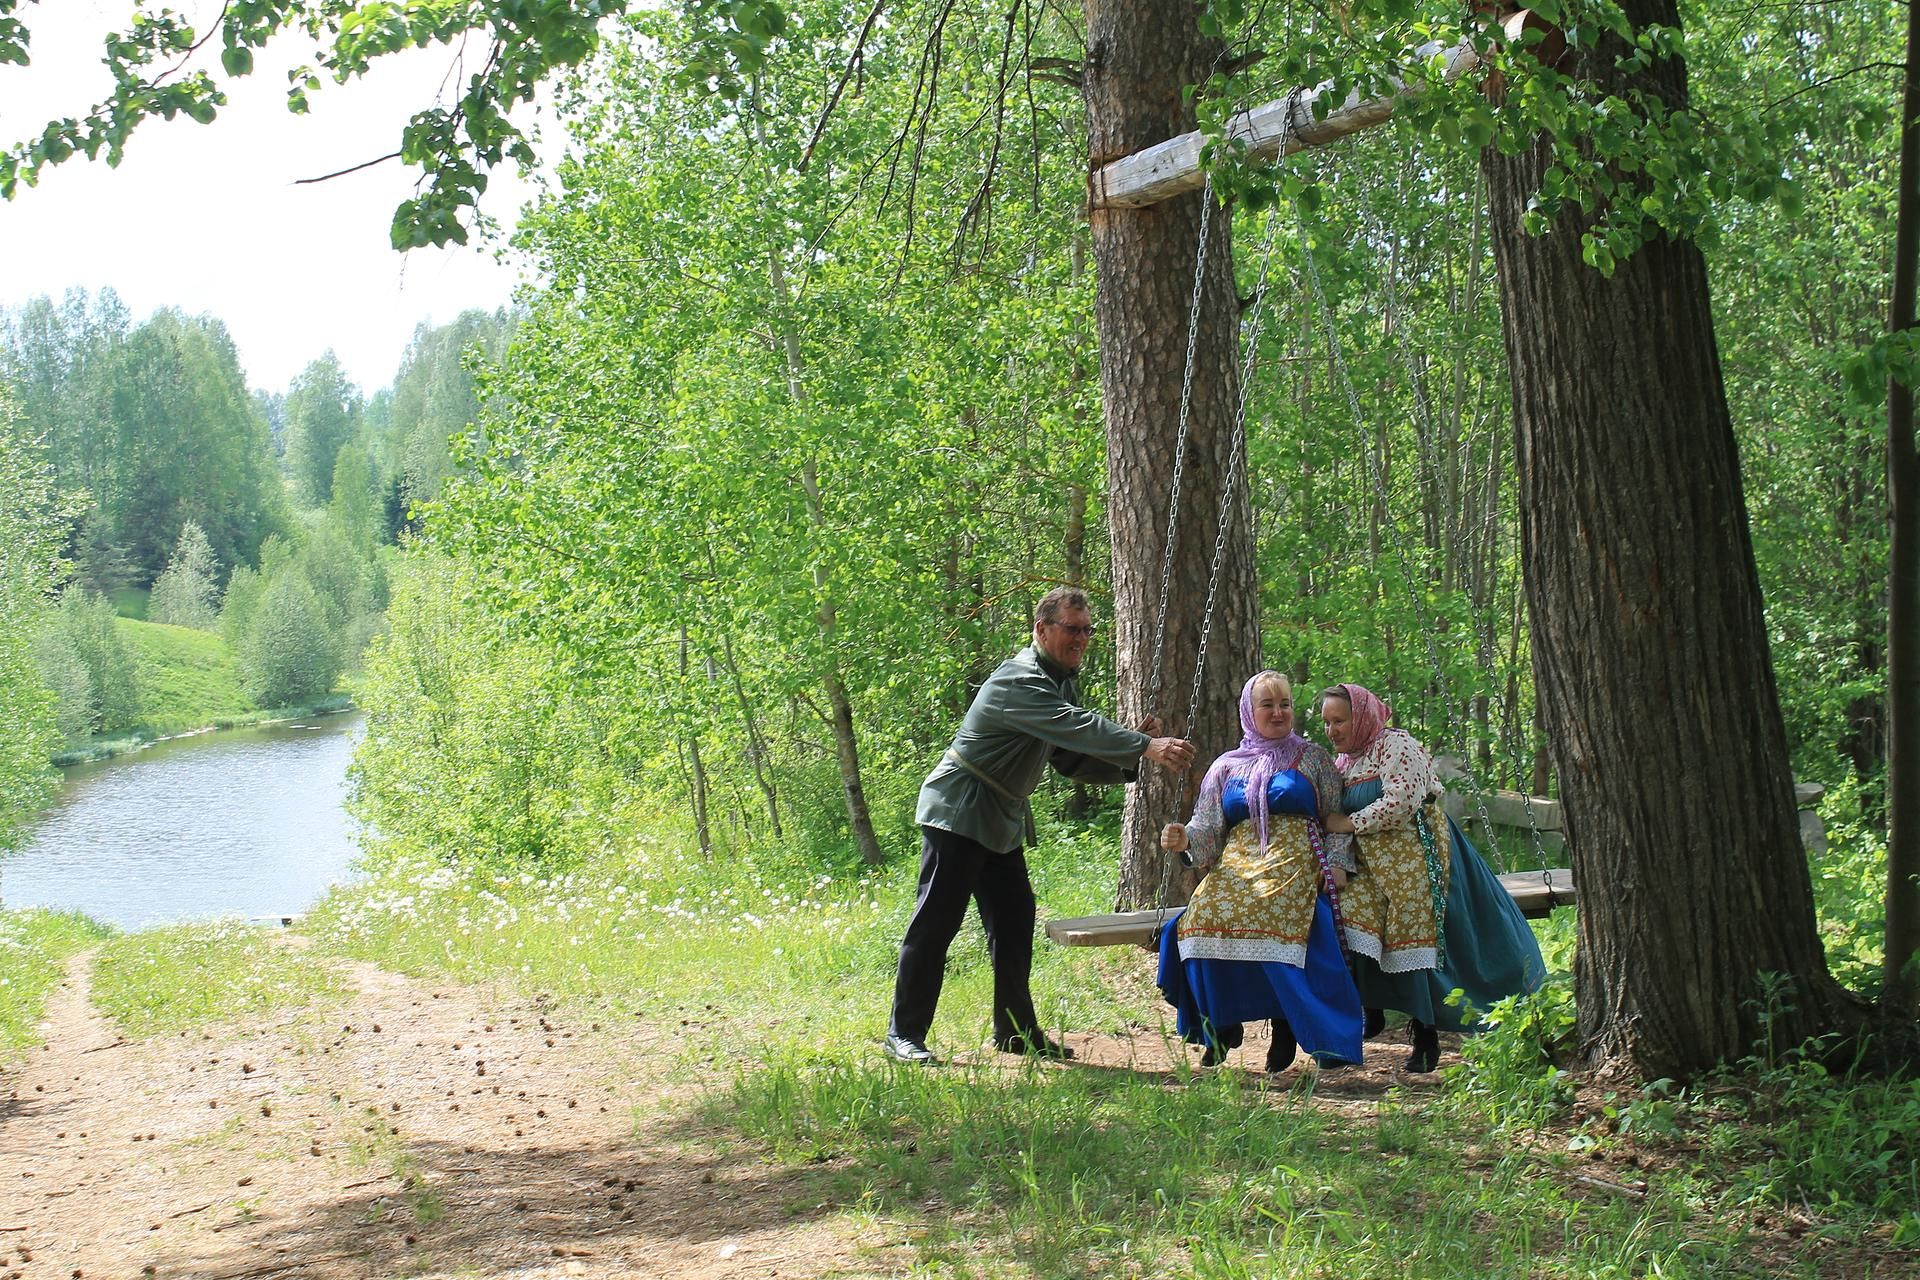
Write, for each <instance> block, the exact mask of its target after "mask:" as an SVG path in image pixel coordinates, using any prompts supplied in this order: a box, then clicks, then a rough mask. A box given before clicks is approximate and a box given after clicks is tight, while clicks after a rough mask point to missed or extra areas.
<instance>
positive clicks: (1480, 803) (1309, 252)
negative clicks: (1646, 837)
mask: <svg viewBox="0 0 1920 1280" xmlns="http://www.w3.org/2000/svg"><path fill="white" fill-rule="evenodd" d="M1300 252H1301V257H1303V258H1304V259H1305V260H1306V274H1307V283H1308V285H1309V286H1310V287H1311V288H1312V290H1313V301H1314V305H1315V306H1316V307H1317V308H1318V309H1319V311H1320V320H1321V324H1322V325H1323V326H1324V327H1325V329H1326V333H1327V351H1328V354H1329V355H1331V356H1332V358H1333V367H1334V372H1335V373H1336V374H1337V375H1338V376H1339V379H1340V386H1341V389H1342V390H1344V391H1345V392H1346V396H1347V408H1348V411H1349V412H1350V413H1351V414H1352V415H1353V423H1354V426H1355V427H1356V428H1357V429H1358V430H1359V432H1360V445H1361V453H1363V454H1364V455H1365V456H1366V458H1367V463H1368V472H1369V474H1370V475H1371V477H1372V480H1373V491H1374V498H1375V500H1376V501H1378V502H1379V504H1380V509H1381V510H1382V511H1386V512H1389V513H1391V512H1392V509H1393V508H1392V507H1391V506H1390V505H1389V504H1388V502H1387V480H1386V473H1385V471H1384V470H1383V469H1382V467H1381V465H1380V459H1379V458H1377V457H1375V456H1374V453H1373V450H1372V449H1371V448H1370V447H1368V442H1367V420H1366V415H1365V414H1364V413H1363V412H1362V410H1361V408H1360V397H1359V395H1358V394H1357V393H1356V392H1355V391H1354V389H1353V379H1352V377H1351V376H1350V375H1349V374H1348V372H1347V359H1346V354H1345V352H1344V351H1343V350H1342V349H1341V346H1340V336H1339V333H1338V331H1337V330H1336V328H1335V326H1334V323H1333V312H1332V311H1331V310H1330V309H1329V308H1328V306H1327V297H1326V294H1325V292H1324V291H1322V289H1321V287H1320V269H1319V268H1318V267H1317V266H1316V265H1315V264H1314V260H1313V245H1312V240H1311V236H1310V233H1309V229H1308V227H1307V225H1306V219H1305V218H1304V217H1303V218H1302V219H1301V223H1300ZM1417 398H1418V397H1417V396H1416V399H1417ZM1396 559H1398V560H1399V562H1400V579H1401V582H1402V583H1403V584H1404V585H1405V587H1406V589H1407V597H1408V598H1409V599H1410V600H1412V602H1413V616H1414V621H1415V622H1416V623H1417V624H1418V625H1419V627H1420V632H1421V634H1422V635H1423V636H1424V637H1425V638H1426V642H1427V660H1428V661H1429V662H1431V663H1432V664H1433V673H1434V678H1435V679H1436V680H1437V681H1438V682H1439V685H1440V697H1441V701H1442V702H1444V703H1445V704H1446V705H1448V706H1451V705H1452V704H1453V693H1452V690H1451V688H1450V687H1449V684H1448V681H1447V673H1446V668H1445V667H1444V666H1443V665H1442V664H1441V662H1440V649H1439V646H1438V644H1437V643H1436V642H1435V641H1434V638H1433V627H1432V625H1431V624H1430V623H1429V622H1428V621H1427V613H1426V609H1425V608H1424V607H1422V605H1421V603H1420V592H1419V589H1418V588H1417V587H1416V586H1415V585H1414V582H1413V572H1412V570H1411V569H1409V568H1408V566H1407V561H1406V557H1405V556H1397V557H1396ZM1472 791H1473V797H1474V806H1475V810H1476V812H1478V814H1479V816H1480V822H1481V824H1482V826H1481V829H1482V830H1483V831H1485V832H1486V833H1487V834H1488V837H1489V838H1490V839H1491V838H1492V833H1493V819H1492V816H1491V815H1490V814H1488V812H1487V804H1486V797H1485V794H1484V793H1483V792H1482V791H1481V790H1480V789H1479V788H1478V787H1477V786H1476V787H1473V788H1472ZM1529 812H1531V805H1529ZM1534 841H1535V844H1536V845H1537V844H1538V843H1539V833H1538V832H1537V831H1536V832H1535V834H1534ZM1495 851H1496V852H1498V845H1497V844H1496V846H1495ZM1501 861H1502V865H1504V863H1505V860H1504V859H1502V860H1501Z"/></svg>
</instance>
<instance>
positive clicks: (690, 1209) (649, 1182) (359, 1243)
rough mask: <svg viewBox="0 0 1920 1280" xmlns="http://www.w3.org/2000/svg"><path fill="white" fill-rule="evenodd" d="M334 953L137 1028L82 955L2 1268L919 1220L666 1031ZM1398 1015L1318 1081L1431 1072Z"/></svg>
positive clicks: (807, 1236) (14, 1165) (34, 1104)
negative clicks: (846, 1200) (247, 1021)
mask: <svg viewBox="0 0 1920 1280" xmlns="http://www.w3.org/2000/svg"><path fill="white" fill-rule="evenodd" d="M289 941H291V942H294V943H295V944H296V945H297V943H298V940H297V939H289ZM349 973H350V977H351V981H352V994H351V996H350V998H349V999H348V1000H347V1002H346V1003H345V1004H344V1005H343V1006H342V1007H341V1008H340V1009H339V1010H338V1011H336V1012H334V1013H332V1014H330V1015H328V1017H327V1019H326V1020H325V1021H324V1022H322V1021H320V1020H318V1019H317V1018H316V1015H315V1014H313V1013H312V1012H311V1011H303V1012H296V1013H290V1014H286V1015H284V1016H281V1017H278V1018H276V1019H274V1020H270V1021H266V1022H262V1023H260V1024H258V1025H254V1026H248V1027H237V1028H236V1027H219V1028H211V1029H207V1030H195V1031H192V1032H186V1033H180V1034H177V1035H173V1036H162V1037H158V1038H155V1039H152V1040H146V1041H138V1042H128V1041H124V1040H122V1039H121V1038H120V1037H119V1036H118V1035H117V1034H116V1032H115V1030H114V1028H113V1026H112V1024H111V1023H109V1022H107V1021H106V1020H104V1019H103V1018H101V1017H100V1016H99V1015H98V1014H97V1013H95V1012H94V1010H93V1009H92V1006H91V1004H90V1003H89V1000H88V963H87V959H86V957H81V958H80V959H78V960H76V961H75V962H74V963H73V964H72V966H71V967H70V969H69V971H68V974H67V977H66V980H65V982H64V983H63V984H62V985H61V986H60V988H59V989H58V990H57V992H56V995H55V998H54V999H53V1001H52V1002H51V1004H50V1006H49V1009H48V1016H47V1025H46V1026H45V1028H44V1030H45V1034H46V1041H47V1042H46V1046H45V1047H44V1048H43V1049H41V1050H39V1051H36V1052H34V1053H32V1054H30V1055H28V1056H27V1058H26V1059H24V1060H23V1061H22V1062H20V1063H19V1064H18V1065H17V1067H15V1068H14V1069H10V1070H7V1071H5V1072H0V1280H13V1278H23V1280H40V1278H54V1277H59V1278H63V1280H64V1278H67V1277H74V1278H80V1277H87V1276H103V1277H105V1276H113V1277H123V1276H124V1277H137V1276H142V1275H145V1276H193V1277H208V1278H210V1280H242V1278H248V1280H251V1278H254V1277H275V1278H292V1277H356V1278H357V1277H376V1276H377V1277H385V1276H421V1277H438V1276H448V1277H453V1276H460V1277H475V1276H483V1277H492V1276H513V1277H516V1278H521V1277H525V1278H528V1280H535V1278H541V1277H549V1276H552V1277H560V1276H582V1275H585V1276H636V1277H646V1276H673V1277H691V1278H694V1280H705V1278H708V1277H715V1278H717V1277H732V1276H796V1277H797V1276H806V1277H821V1276H835V1277H860V1276H892V1275H902V1274H906V1273H908V1272H909V1271H910V1270H912V1268H913V1266H914V1263H915V1255H914V1252H913V1249H912V1247H911V1238H912V1234H913V1230H912V1224H905V1225H902V1224H888V1223H878V1224H876V1223H875V1222H873V1220H871V1219H868V1218H865V1217H863V1216H861V1215H855V1214H847V1213H844V1212H843V1211H842V1210H843V1208H844V1206H841V1205H837V1204H831V1203H826V1202H823V1201H822V1200H821V1196H822V1195H823V1194H825V1193H824V1191H823V1188H824V1187H825V1186H826V1182H825V1180H824V1179H823V1178H822V1177H820V1176H819V1173H818V1171H810V1170H800V1171H792V1170H786V1169H782V1168H779V1167H776V1166H774V1165H772V1164H770V1163H768V1162H766V1161H764V1160H763V1159H761V1158H760V1157H759V1155H758V1153H756V1152H753V1151H750V1150H743V1149H741V1147H740V1145H739V1144H738V1143H737V1141H733V1142H730V1141H729V1138H728V1135H725V1134H717V1133H705V1132H702V1131H701V1129H700V1124H699V1121H698V1119H697V1114H698V1112H697V1108H696V1106H695V1104H696V1102H697V1101H698V1099H699V1097H700V1095H701V1093H702V1090H703V1089H705V1088H708V1087H710V1085H709V1084H707V1083H703V1082H701V1081H700V1080H699V1079H697V1078H695V1079H691V1080H689V1079H688V1073H686V1072H685V1071H683V1070H678V1069H676V1064H677V1063H678V1062H679V1057H678V1054H677V1048H678V1042H677V1040H676V1039H674V1038H671V1037H663V1036H662V1034H661V1033H660V1031H659V1030H658V1029H656V1028H649V1027H646V1026H640V1025H632V1026H612V1025H609V1026H601V1025H600V1024H599V1023H596V1022H591V1021H589V1022H587V1023H586V1025H579V1024H578V1023H574V1022H567V1021H563V1020H562V1018H561V1016H560V1014H559V1013H558V1012H556V1011H554V1010H552V1009H550V1008H548V1007H546V1006H545V1005H544V1004H543V1003H542V1002H540V1001H538V1000H529V999H528V998H526V997H524V996H520V995H517V994H513V993H510V992H503V991H499V990H492V989H487V988H473V987H461V986H457V985H453V984H450V983H432V982H421V981H415V980H413V979H410V978H406V977H402V976H400V975H398V974H394V973H389V972H385V971H383V970H380V969H376V968H373V967H371V966H366V965H355V966H352V967H351V968H350V970H349ZM1249 1030H1250V1036H1249V1043H1248V1044H1247V1045H1246V1047H1244V1048H1242V1049H1240V1050H1238V1051H1237V1052H1236V1054H1235V1057H1234V1061H1235V1062H1236V1063H1237V1064H1238V1065H1240V1066H1242V1067H1243V1068H1245V1069H1248V1070H1249V1071H1253V1072H1257V1071H1258V1070H1259V1068H1260V1067H1261V1066H1262V1064H1263V1062H1264V1056H1265V1043H1264V1041H1263V1040H1261V1039H1260V1038H1259V1036H1258V1035H1257V1034H1251V1033H1252V1031H1253V1029H1251V1028H1250V1029H1249ZM1389 1037H1390V1038H1389V1039H1388V1040H1383V1041H1381V1042H1378V1043H1375V1044H1370V1045H1369V1046H1368V1059H1369V1061H1368V1063H1367V1065H1366V1066H1364V1067H1361V1068H1357V1069H1349V1070H1345V1071H1340V1072H1329V1073H1323V1074H1322V1076H1321V1078H1320V1080H1319V1081H1318V1082H1317V1096H1318V1097H1319V1098H1320V1099H1322V1100H1323V1101H1324V1102H1325V1103H1326V1104H1327V1105H1331V1106H1343V1105H1344V1106H1352V1107H1355V1108H1362V1107H1365V1108H1369V1109H1370V1108H1371V1106H1372V1105H1373V1103H1374V1101H1375V1100H1376V1099H1377V1098H1378V1096H1379V1095H1380V1094H1381V1093H1383V1092H1384V1091H1385V1090H1386V1089H1388V1088H1390V1087H1395V1086H1399V1087H1411V1088H1416V1089H1417V1088H1420V1087H1422V1086H1423V1083H1424V1082H1433V1081H1435V1080H1437V1078H1436V1077H1431V1076H1429V1077H1409V1076H1406V1075H1405V1074H1404V1073H1403V1071H1402V1070H1401V1067H1402V1064H1403V1063H1404V1061H1405V1058H1406V1054H1407V1049H1406V1046H1405V1045H1404V1044H1402V1043H1397V1042H1395V1040H1394V1039H1393V1038H1392V1037H1393V1033H1389ZM1068 1040H1069V1043H1071V1044H1072V1045H1073V1047H1074V1048H1075V1049H1076V1051H1077V1052H1078V1054H1079V1059H1078V1061H1077V1062H1076V1063H1075V1064H1074V1065H1072V1066H1066V1067H1053V1066H1049V1067H1047V1068H1046V1069H1047V1070H1087V1069H1092V1070H1125V1071H1136V1072H1142V1071H1143V1072H1150V1073H1159V1074H1164V1073H1168V1072H1169V1071H1170V1070H1171V1062H1170V1061H1169V1051H1170V1050H1169V1046H1168V1045H1167V1044H1166V1043H1165V1041H1164V1040H1163V1039H1162V1038H1161V1036H1160V1033H1159V1032H1158V1031H1157V1030H1155V1031H1148V1030H1147V1029H1144V1028H1143V1029H1142V1031H1141V1033H1140V1034H1139V1035H1137V1036H1135V1037H1133V1038H1131V1039H1129V1038H1126V1037H1113V1036H1085V1035H1075V1036H1069V1037H1068ZM1448 1049H1449V1052H1448V1053H1447V1054H1446V1056H1445V1058H1444V1059H1443V1061H1452V1060H1453V1054H1452V1052H1451V1049H1452V1046H1451V1044H1449V1045H1448ZM875 1053H876V1056H877V1054H878V1047H877V1045H876V1048H875ZM967 1056H968V1057H971V1058H973V1059H974V1060H976V1061H981V1062H990V1061H999V1062H1004V1063H1006V1064H1007V1065H1008V1066H1009V1068H1010V1069H1014V1068H1017V1067H1018V1066H1019V1065H1020V1064H1019V1063H1018V1061H1017V1060H1014V1059H1008V1058H1004V1057H1001V1056H1000V1055H995V1054H993V1053H991V1051H983V1052H981V1053H978V1054H974V1055H967ZM1312 1069H1313V1068H1312V1067H1311V1065H1310V1064H1309V1063H1307V1062H1306V1061H1305V1060H1304V1059H1302V1060H1301V1061H1300V1062H1299V1064H1298V1065H1296V1066H1295V1067H1294V1068H1293V1069H1292V1071H1291V1072H1289V1073H1288V1076H1287V1077H1282V1079H1283V1080H1284V1079H1286V1078H1288V1077H1292V1078H1296V1079H1297V1078H1298V1076H1299V1073H1301V1072H1307V1071H1311V1070H1312ZM662 1081H677V1082H678V1083H674V1084H671V1085H666V1086H663V1085H662V1084H661V1082H662ZM714 1083H718V1081H715V1082H714ZM1427 1087H1432V1086H1431V1085H1430V1084H1428V1085H1427Z"/></svg>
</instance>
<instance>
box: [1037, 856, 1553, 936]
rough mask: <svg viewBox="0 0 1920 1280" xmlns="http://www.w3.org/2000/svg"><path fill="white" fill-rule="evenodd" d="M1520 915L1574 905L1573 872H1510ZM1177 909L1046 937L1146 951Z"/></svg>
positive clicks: (1085, 921)
mask: <svg viewBox="0 0 1920 1280" xmlns="http://www.w3.org/2000/svg"><path fill="white" fill-rule="evenodd" d="M1500 887H1501V888H1503V889H1505V890H1506V891H1507V894H1508V896H1510V897H1511V898H1512V899H1513V901H1514V903H1515V905H1517V906H1518V907H1519V908H1520V914H1521V915H1523V916H1526V917H1527V918H1528V919H1530V920H1536V919H1539V918H1541V917H1543V916H1545V915H1547V914H1549V913H1550V912H1552V910H1553V909H1554V908H1555V907H1570V906H1572V905H1573V903H1574V898H1575V894H1574V887H1573V872H1571V871H1569V870H1567V869H1566V868H1565V867H1550V868H1548V869H1547V870H1544V871H1509V872H1507V873H1506V874H1505V875H1503V876H1501V877H1500ZM1176 910H1178V908H1176V907H1157V908H1150V909H1148V910H1146V911H1117V912H1114V913H1112V914H1110V915H1103V916H1073V917H1071V918H1069V919H1065V920H1049V921H1047V937H1048V938H1049V939H1051V940H1052V941H1054V942H1057V943H1059V944H1060V945H1061V946H1063V947H1145V946H1151V945H1152V944H1153V939H1154V935H1155V934H1157V933H1158V932H1159V931H1160V926H1161V924H1162V923H1164V922H1165V921H1166V918H1167V917H1168V916H1170V915H1172V914H1173V913H1174V912H1175V911H1176Z"/></svg>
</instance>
